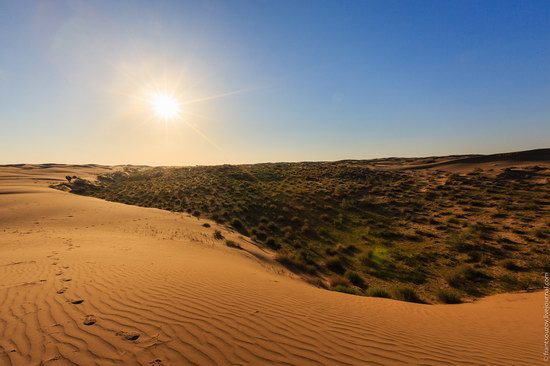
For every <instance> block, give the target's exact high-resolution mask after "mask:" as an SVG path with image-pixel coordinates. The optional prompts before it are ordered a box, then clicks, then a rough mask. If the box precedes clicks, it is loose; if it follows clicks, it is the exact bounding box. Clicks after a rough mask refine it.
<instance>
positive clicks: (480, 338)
mask: <svg viewBox="0 0 550 366" xmlns="http://www.w3.org/2000/svg"><path fill="white" fill-rule="evenodd" d="M25 167H26V169H23V167H3V168H0V365H41V364H43V365H157V366H158V365H264V364H270V365H394V364H395V365H403V364H411V365H420V364H422V365H442V364H445V365H467V364H469V365H536V364H542V340H543V339H542V325H543V324H542V305H543V295H542V293H540V292H539V293H520V294H503V295H498V296H493V297H490V298H486V299H483V300H480V301H478V302H476V303H473V304H461V305H445V306H443V305H419V304H411V303H403V302H397V301H393V300H386V299H376V298H365V297H356V296H351V295H346V294H341V293H336V292H329V291H325V290H321V289H317V288H315V287H313V286H311V285H309V284H307V283H304V282H303V281H301V280H299V279H298V278H296V276H293V275H292V274H290V273H289V272H287V271H285V270H284V269H282V268H281V267H279V266H278V265H277V264H276V263H275V262H273V261H270V260H269V259H270V253H269V252H267V251H264V250H261V249H259V248H257V247H255V246H254V245H252V244H250V243H248V242H246V241H245V240H243V239H241V238H239V236H238V235H237V234H235V233H231V232H229V231H228V230H226V229H224V228H219V229H220V230H222V231H223V232H224V235H226V237H228V238H230V239H232V240H235V241H237V242H239V243H240V244H241V245H242V246H243V247H244V249H245V250H237V249H232V248H228V247H226V246H225V244H224V242H223V241H219V240H215V239H214V238H213V236H212V233H213V230H214V228H218V227H216V225H215V224H214V223H211V222H210V224H211V225H212V227H210V228H205V227H203V226H202V224H203V223H204V222H206V221H205V220H197V219H196V218H193V217H190V216H187V215H182V214H174V213H170V212H165V211H161V210H157V209H148V208H140V207H134V206H127V205H123V204H118V203H112V202H105V201H101V200H98V199H94V198H89V197H81V196H76V195H72V194H69V193H65V192H60V191H56V190H53V189H50V188H48V183H49V182H51V181H53V180H62V179H64V175H66V174H76V175H80V176H83V175H85V174H89V175H93V174H97V173H99V172H101V171H104V170H105V169H108V168H105V167H97V166H81V167H63V166H61V167H57V166H56V167H46V168H44V167H42V166H30V167H29V166H25ZM262 257H263V259H258V258H262Z"/></svg>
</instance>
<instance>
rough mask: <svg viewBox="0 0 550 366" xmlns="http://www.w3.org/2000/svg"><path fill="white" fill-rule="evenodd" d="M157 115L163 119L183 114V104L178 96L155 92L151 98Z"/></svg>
mask: <svg viewBox="0 0 550 366" xmlns="http://www.w3.org/2000/svg"><path fill="white" fill-rule="evenodd" d="M149 102H150V104H151V108H152V109H153V112H154V113H155V115H156V116H157V117H158V118H160V119H163V120H172V119H176V118H178V117H179V115H180V114H181V104H180V103H179V102H178V100H177V99H176V97H174V96H172V95H169V94H160V93H159V94H154V95H153V96H151V99H150V101H149Z"/></svg>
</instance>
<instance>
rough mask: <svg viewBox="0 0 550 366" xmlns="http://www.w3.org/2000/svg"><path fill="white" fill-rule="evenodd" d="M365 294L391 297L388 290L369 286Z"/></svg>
mask: <svg viewBox="0 0 550 366" xmlns="http://www.w3.org/2000/svg"><path fill="white" fill-rule="evenodd" d="M367 296H371V297H382V298H386V299H391V295H390V293H389V292H387V291H386V290H383V289H381V288H378V287H373V288H369V289H368V291H367Z"/></svg>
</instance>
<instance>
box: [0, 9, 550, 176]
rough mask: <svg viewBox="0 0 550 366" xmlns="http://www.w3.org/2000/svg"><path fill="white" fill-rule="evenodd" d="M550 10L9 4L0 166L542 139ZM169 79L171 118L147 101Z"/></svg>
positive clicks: (549, 133)
mask: <svg viewBox="0 0 550 366" xmlns="http://www.w3.org/2000/svg"><path fill="white" fill-rule="evenodd" d="M548 19H550V2H548V1H519V0H518V1H505V0H500V1H463V0H461V1H458V0H457V1H445V0H438V1H387V0H384V1H382V0H380V1H306V0H302V1H252V0H250V1H173V2H170V1H154V2H153V1H142V2H140V1H116V2H115V1H89V2H79V1H67V2H63V1H36V2H35V1H20V2H15V1H14V2H8V1H3V2H0V44H1V45H2V51H1V52H0V164H1V163H19V162H29V163H39V162H63V163H103V164H123V163H132V164H150V165H194V164H221V163H245V162H264V161H301V160H338V159H351V158H354V159H362V158H365V159H366V158H375V157H386V156H428V155H447V154H459V153H494V152H505V151H515V150H523V149H532V148H539V147H548V145H549V144H548V142H549V141H550V22H549V21H548ZM159 91H161V92H167V93H170V94H173V95H174V96H176V97H177V99H178V101H179V102H180V103H181V104H182V108H183V113H182V115H181V116H180V117H179V118H178V119H177V120H173V121H168V122H167V121H161V120H159V119H158V118H155V116H154V115H153V114H152V113H151V111H150V107H149V105H148V103H147V95H149V94H151V93H153V92H159ZM193 101H195V102H193ZM191 102H192V103H191Z"/></svg>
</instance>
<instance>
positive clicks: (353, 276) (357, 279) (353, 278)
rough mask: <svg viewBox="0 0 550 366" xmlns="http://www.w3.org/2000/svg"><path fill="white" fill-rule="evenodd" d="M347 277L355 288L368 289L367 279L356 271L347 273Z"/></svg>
mask: <svg viewBox="0 0 550 366" xmlns="http://www.w3.org/2000/svg"><path fill="white" fill-rule="evenodd" d="M345 276H346V278H347V279H348V280H349V281H350V282H351V283H352V284H354V285H355V286H357V287H361V288H362V289H366V288H368V285H367V283H366V282H365V279H364V278H363V277H362V276H361V275H360V274H359V273H357V272H355V271H347V272H346V274H345Z"/></svg>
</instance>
